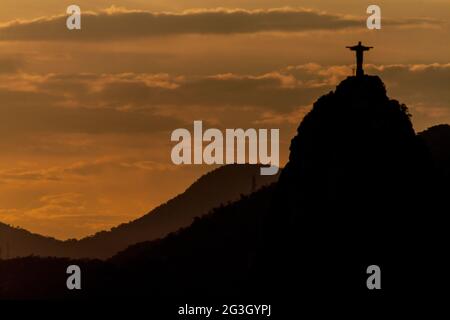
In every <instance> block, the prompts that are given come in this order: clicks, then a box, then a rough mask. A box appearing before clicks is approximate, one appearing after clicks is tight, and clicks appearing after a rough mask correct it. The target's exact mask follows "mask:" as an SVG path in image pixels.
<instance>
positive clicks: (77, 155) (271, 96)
mask: <svg viewBox="0 0 450 320" xmlns="http://www.w3.org/2000/svg"><path fill="white" fill-rule="evenodd" d="M73 3H76V4H77V5H79V6H80V7H81V9H82V10H83V13H84V15H83V17H82V31H81V32H78V31H75V33H73V32H72V33H69V31H68V30H67V29H66V28H65V16H64V14H65V10H66V7H67V6H68V5H69V4H73ZM369 4H370V3H367V4H364V2H363V1H360V0H354V1H353V0H349V1H331V0H327V1H318V0H316V1H282V0H277V1H274V0H251V1H237V0H229V1H218V0H208V1H206V0H184V1H179V0H164V1H146V0H126V1H121V2H120V3H117V2H114V1H107V0H89V1H87V0H82V1H81V0H80V1H72V0H70V1H65V0H64V1H63V0H60V1H54V0H42V1H35V0H2V2H1V4H0V52H1V53H0V131H1V133H2V134H1V136H0V147H1V150H2V153H1V155H2V156H1V157H0V221H2V222H5V223H9V224H12V225H15V226H21V227H24V228H26V229H28V230H30V231H33V232H38V233H41V234H44V235H51V236H54V237H57V238H60V239H66V238H72V237H77V238H78V237H82V236H86V235H89V234H92V233H94V232H96V231H99V230H102V229H108V228H110V227H112V226H114V225H117V224H119V223H122V222H126V221H129V220H130V219H133V218H137V217H139V216H140V215H142V214H144V213H146V212H147V211H149V210H150V209H152V208H153V207H155V206H156V205H158V204H160V203H161V202H163V201H166V200H168V199H170V198H171V197H172V196H174V195H176V194H178V193H180V192H182V191H183V190H184V189H185V188H186V187H187V186H188V185H189V184H190V183H192V182H193V181H194V180H195V179H196V178H197V177H199V176H200V175H201V174H202V173H203V172H206V171H209V170H211V169H212V168H211V167H204V166H203V167H196V166H187V167H176V166H174V165H173V164H172V162H171V160H170V150H171V147H172V146H173V144H172V143H171V142H170V133H171V131H172V130H174V129H176V128H180V127H187V128H191V127H192V123H193V121H194V120H203V121H204V125H205V126H207V127H210V126H214V127H218V128H236V127H242V128H250V127H255V128H280V134H281V145H280V152H281V159H282V161H283V163H284V162H285V161H286V158H287V156H288V148H289V141H290V139H291V137H292V136H293V135H294V133H295V129H296V127H297V126H298V123H299V121H301V119H302V117H303V115H304V114H305V113H306V112H308V110H309V108H310V106H311V104H312V102H313V101H314V100H315V99H316V98H318V97H319V96H320V95H322V94H324V93H327V92H328V91H330V90H332V88H333V87H334V86H335V85H336V84H337V83H338V82H339V81H341V80H342V79H344V78H345V77H346V76H348V75H350V74H351V72H352V71H351V70H352V65H351V64H352V63H353V56H352V54H351V53H350V52H348V51H347V50H346V49H345V46H346V45H351V44H354V43H355V42H357V41H358V40H362V41H364V42H365V43H367V44H369V45H373V46H374V47H375V49H374V50H373V51H370V52H369V53H368V54H367V59H366V62H367V64H368V66H367V67H366V69H367V71H368V72H369V73H371V74H378V75H380V76H381V77H382V78H383V80H384V81H385V83H386V85H387V89H388V94H389V95H390V96H391V97H392V98H395V99H398V100H400V101H401V102H403V103H406V104H407V105H408V107H409V108H410V111H411V113H412V115H413V122H414V126H415V128H416V130H423V129H424V128H427V127H429V126H431V125H433V124H439V123H450V91H449V90H448V84H449V80H450V61H449V58H448V57H450V41H449V39H450V26H449V23H448V21H449V18H450V0H445V1H444V0H427V1H418V0H408V1H406V0H404V1H403V0H398V1H395V0H393V1H392V0H390V1H378V2H377V4H378V5H380V7H381V9H382V16H383V26H382V29H381V30H376V31H370V30H367V29H366V28H365V20H364V19H365V17H366V16H367V15H366V13H365V11H366V7H367V5H369ZM113 5H115V6H114V7H112V6H113ZM194 9H195V10H194ZM161 13H165V14H164V15H161ZM76 32H78V33H76Z"/></svg>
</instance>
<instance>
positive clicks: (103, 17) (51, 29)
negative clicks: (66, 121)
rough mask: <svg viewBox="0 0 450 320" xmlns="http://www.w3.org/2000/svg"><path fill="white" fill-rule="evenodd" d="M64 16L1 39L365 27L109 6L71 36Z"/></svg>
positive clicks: (9, 29)
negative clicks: (154, 11) (150, 10)
mask: <svg viewBox="0 0 450 320" xmlns="http://www.w3.org/2000/svg"><path fill="white" fill-rule="evenodd" d="M66 19H67V16H53V17H45V18H39V19H35V20H28V21H12V22H9V23H6V24H3V25H2V26H1V27H0V40H44V41H53V40H95V41H102V40H115V39H130V38H142V37H154V36H168V35H183V34H238V33H256V32H304V31H314V30H330V31H333V30H342V29H347V28H365V26H366V24H365V18H357V17H349V16H344V15H338V14H330V13H324V12H318V11H314V10H307V9H295V8H281V9H259V10H244V9H223V8H219V9H199V10H189V11H184V12H181V13H153V12H148V11H138V10H126V9H121V8H116V7H112V8H110V9H107V10H105V11H102V12H98V13H94V12H85V13H82V30H79V31H69V30H68V29H67V28H66ZM438 23H439V21H436V20H432V19H426V18H423V19H407V20H393V19H384V25H394V26H411V25H430V24H431V25H435V24H438Z"/></svg>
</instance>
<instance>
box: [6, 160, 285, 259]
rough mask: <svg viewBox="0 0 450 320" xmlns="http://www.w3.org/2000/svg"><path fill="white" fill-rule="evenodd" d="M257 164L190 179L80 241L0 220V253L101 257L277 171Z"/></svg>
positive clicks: (173, 226)
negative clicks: (162, 199) (137, 213)
mask: <svg viewBox="0 0 450 320" xmlns="http://www.w3.org/2000/svg"><path fill="white" fill-rule="evenodd" d="M260 167H261V166H260V165H249V164H248V165H227V166H223V167H220V168H218V169H215V170H213V171H211V172H209V173H207V174H205V175H203V176H202V177H200V178H199V179H198V180H197V181H196V182H194V183H193V184H192V185H191V186H190V187H189V188H188V189H187V190H186V191H185V192H184V193H182V194H180V195H178V196H176V197H175V198H173V199H171V200H169V201H168V202H167V203H165V204H162V205H160V206H159V207H157V208H155V209H153V210H152V211H150V212H149V213H148V214H146V215H144V216H142V217H141V218H138V219H136V220H134V221H131V222H129V223H124V224H121V225H119V226H117V227H114V228H112V229H111V230H110V231H101V232H99V233H96V234H95V235H93V236H89V237H86V238H83V239H81V240H67V241H60V240H56V239H54V238H49V237H44V236H41V235H38V234H33V233H31V232H28V231H26V230H23V229H19V228H13V227H10V226H8V225H6V224H3V223H0V255H1V257H3V258H5V257H8V258H13V257H23V256H29V255H35V256H43V257H45V256H53V257H70V258H100V259H105V258H108V257H111V256H113V255H114V254H115V253H117V252H119V251H121V250H124V249H125V248H127V247H128V246H130V245H132V244H135V243H139V242H143V241H149V240H154V239H157V238H160V237H164V236H165V235H167V234H168V233H170V232H174V231H176V230H178V229H180V228H182V227H186V226H188V225H190V224H191V223H192V221H193V219H194V218H195V217H200V216H202V215H204V214H206V213H208V211H210V210H211V209H213V208H214V207H218V206H220V205H222V204H227V203H229V202H232V201H235V200H237V199H239V197H240V196H241V195H247V194H250V193H251V192H253V191H255V190H256V189H258V188H260V187H262V186H264V185H268V184H270V183H272V182H274V181H276V180H277V179H278V176H277V175H275V176H261V175H260Z"/></svg>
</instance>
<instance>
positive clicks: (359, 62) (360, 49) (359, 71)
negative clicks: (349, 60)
mask: <svg viewBox="0 0 450 320" xmlns="http://www.w3.org/2000/svg"><path fill="white" fill-rule="evenodd" d="M347 48H348V49H350V50H351V51H356V76H357V77H362V76H364V70H363V60H364V51H369V50H370V49H372V48H373V47H366V46H363V45H362V44H361V41H359V42H358V45H356V46H353V47H347Z"/></svg>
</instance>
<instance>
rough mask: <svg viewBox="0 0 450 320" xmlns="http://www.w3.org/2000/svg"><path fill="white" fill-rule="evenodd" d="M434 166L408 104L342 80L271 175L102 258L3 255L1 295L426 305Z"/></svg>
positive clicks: (439, 211) (434, 276) (430, 285)
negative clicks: (71, 283) (73, 281)
mask: <svg viewBox="0 0 450 320" xmlns="http://www.w3.org/2000/svg"><path fill="white" fill-rule="evenodd" d="M425 140H426V139H425ZM431 150H433V148H432V147H431ZM434 167H435V165H434V164H433V159H432V155H430V153H429V150H428V148H427V146H426V145H425V143H424V139H420V138H419V137H418V136H417V135H416V134H415V132H414V130H413V128H412V125H411V121H410V119H409V115H408V112H407V108H406V106H404V105H402V104H400V103H399V102H397V101H395V100H391V99H389V98H388V97H387V95H386V90H385V88H384V84H383V83H382V81H381V80H380V79H379V78H378V77H370V76H365V77H363V78H355V77H350V78H348V79H346V80H344V81H343V82H342V83H341V84H340V85H339V86H338V87H337V88H336V90H335V91H334V92H330V93H329V94H327V95H325V96H323V97H321V98H320V99H319V100H317V102H316V103H315V104H314V107H313V109H312V111H311V112H310V113H309V114H308V115H307V116H306V117H305V118H304V119H303V121H302V123H301V124H300V126H299V128H298V133H297V135H296V136H295V137H294V138H293V140H292V143H291V154H290V158H289V163H288V165H287V166H286V167H285V169H284V170H283V171H282V174H281V177H280V179H279V181H278V183H276V184H273V185H271V186H269V187H265V188H262V189H261V190H259V191H257V192H254V193H252V194H251V195H249V196H243V197H241V199H240V200H238V201H236V202H234V203H230V204H228V205H224V206H220V207H217V208H216V209H214V210H212V212H211V213H210V214H208V215H204V216H202V217H201V218H197V219H195V220H194V222H193V223H192V224H191V225H190V226H189V227H187V228H182V229H180V230H179V231H177V232H174V233H171V234H169V235H167V236H166V237H164V238H162V239H158V240H153V241H150V242H143V243H138V244H135V245H132V246H130V247H129V248H127V249H126V250H124V251H122V252H120V253H118V254H117V255H115V256H114V257H112V258H111V259H108V260H107V261H103V262H100V261H90V260H81V261H80V260H77V261H69V260H67V259H51V258H47V259H37V258H22V259H15V260H8V261H3V262H0V288H2V290H0V297H9V298H11V297H30V295H31V296H33V297H40V298H42V297H65V298H73V297H77V298H78V297H84V298H92V297H103V298H104V297H108V296H113V297H134V296H139V297H145V299H148V298H149V297H167V296H171V297H177V296H181V297H184V300H183V303H185V302H184V301H186V297H189V298H191V299H192V297H195V296H200V297H203V298H211V297H222V296H228V297H233V298H236V297H239V296H251V297H252V298H254V297H256V296H259V295H261V296H263V297H264V298H265V299H267V300H269V301H273V300H271V299H270V297H275V298H278V299H282V300H283V301H288V303H287V306H288V307H290V308H295V309H296V312H298V309H299V306H301V308H304V306H305V305H306V306H308V304H307V301H311V300H313V301H320V302H321V306H322V307H323V308H327V307H329V303H330V302H337V301H339V302H341V303H345V304H347V306H348V305H350V306H349V307H352V308H353V307H354V306H355V305H356V306H361V305H360V304H359V302H360V301H362V299H364V298H367V297H370V302H371V303H372V304H373V305H371V308H377V307H379V306H380V305H379V304H378V302H379V301H380V300H378V299H376V298H380V299H381V298H383V299H386V298H391V299H392V300H391V301H392V302H393V303H397V302H398V300H399V299H406V298H408V299H410V300H408V302H409V304H408V305H411V303H415V300H414V299H418V298H419V299H420V302H423V299H424V298H425V297H432V296H434V295H436V294H437V292H438V291H437V290H436V289H438V288H446V286H447V283H448V280H447V279H446V278H445V274H446V271H447V270H448V263H446V262H445V261H446V260H447V259H446V256H445V252H446V250H445V248H446V247H445V245H446V242H444V241H443V239H444V235H446V234H447V233H444V232H446V231H445V230H444V232H443V229H446V227H445V226H446V224H444V223H443V217H445V216H446V215H447V214H448V208H447V207H445V206H443V207H440V206H439V205H442V202H441V201H440V200H441V199H440V198H439V197H440V194H439V193H436V192H435V191H436V189H437V188H439V186H440V185H439V184H436V183H435V182H436V180H435V178H436V175H437V173H436V171H435V170H434ZM436 204H437V205H436ZM261 236H262V237H261ZM261 240H262V241H261ZM70 263H75V264H78V265H80V266H81V267H82V270H83V274H86V279H85V282H84V287H83V290H81V291H79V292H69V291H68V290H66V288H65V279H66V277H67V275H66V274H65V268H66V267H67V265H68V264H70ZM370 265H378V266H379V267H380V268H381V279H382V280H381V283H382V290H381V291H378V292H377V291H373V290H368V289H367V287H366V280H367V278H368V274H367V273H366V270H367V267H368V266H370ZM30 270H31V271H30ZM11 279H13V280H11ZM30 288H32V289H33V290H36V292H37V293H34V291H30V290H29V289H30ZM30 292H32V293H30ZM33 294H35V295H33ZM238 300H239V299H238ZM223 301H225V300H223ZM238 303H239V302H238ZM368 310H372V309H368Z"/></svg>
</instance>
